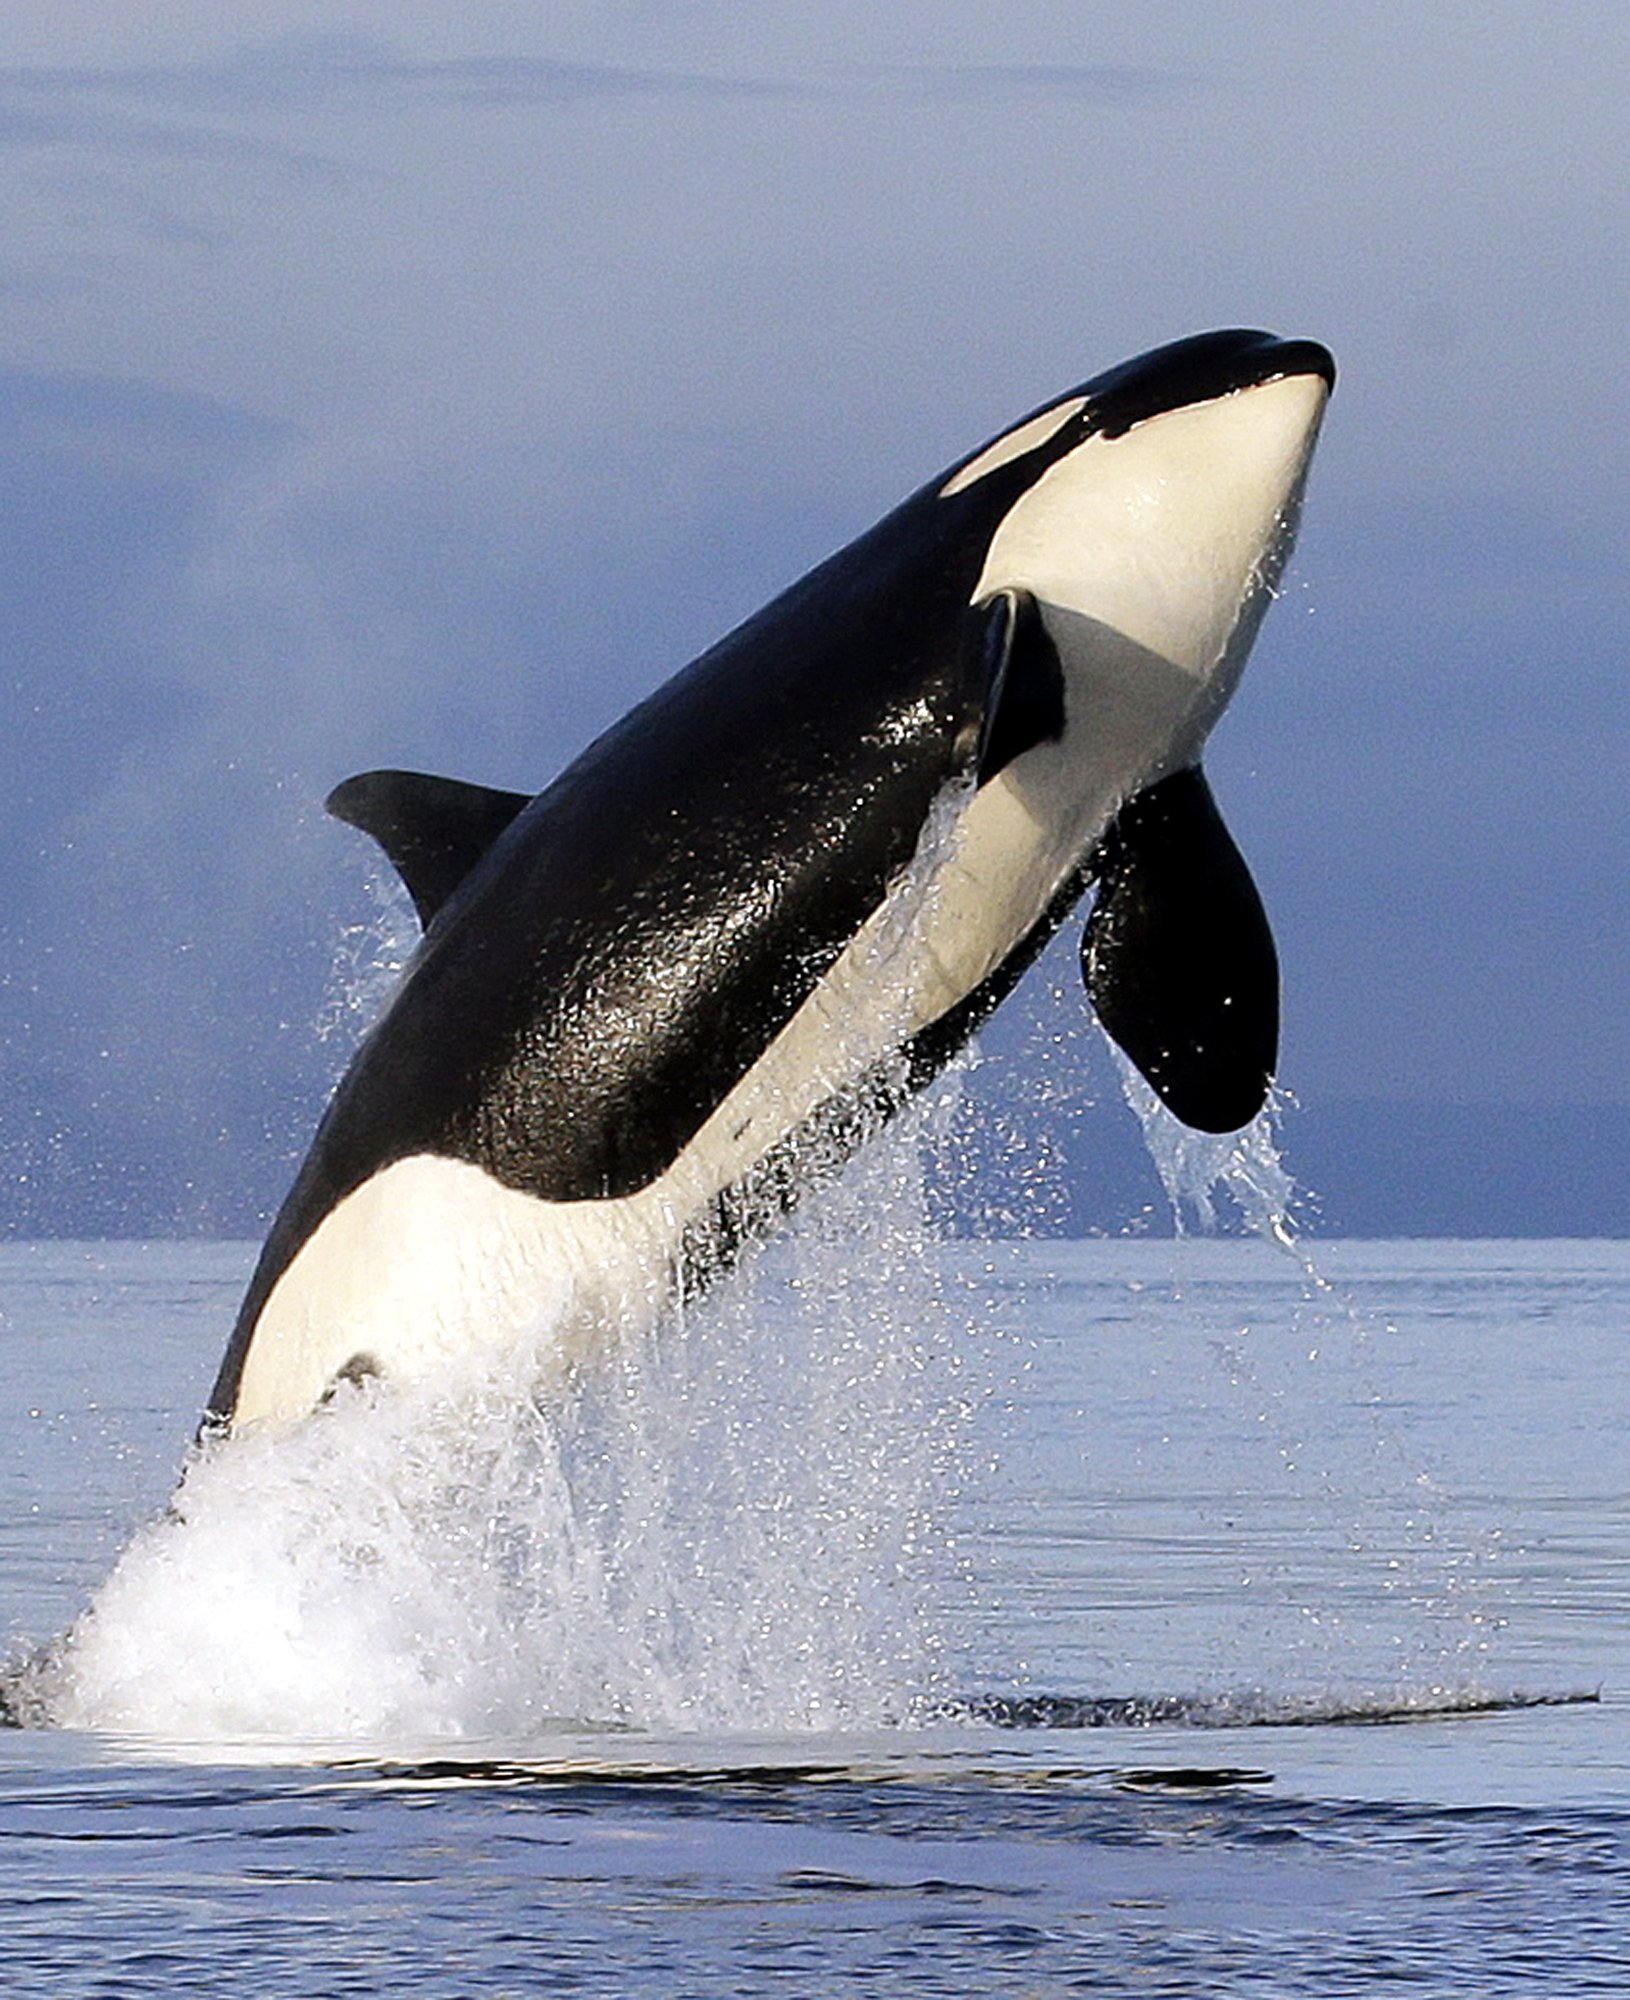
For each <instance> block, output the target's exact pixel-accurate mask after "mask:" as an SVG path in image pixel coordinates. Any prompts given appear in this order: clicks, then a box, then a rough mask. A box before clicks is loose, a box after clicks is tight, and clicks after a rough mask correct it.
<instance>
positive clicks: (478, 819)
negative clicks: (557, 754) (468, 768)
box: [324, 771, 532, 930]
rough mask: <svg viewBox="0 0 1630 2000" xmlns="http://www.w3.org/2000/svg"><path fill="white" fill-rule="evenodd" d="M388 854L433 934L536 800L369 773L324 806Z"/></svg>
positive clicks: (410, 775) (416, 774) (416, 776)
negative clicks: (435, 922)
mask: <svg viewBox="0 0 1630 2000" xmlns="http://www.w3.org/2000/svg"><path fill="white" fill-rule="evenodd" d="M324 803H325V805H326V806H327V808H328V810H329V812H331V813H332V814H333V815H334V817H335V818H336V819H340V820H344V821H345V823H346V825H347V826H354V827H357V828H359V829H360V830H361V831H362V832H363V833H366V834H368V835H369V836H370V837H371V838H372V839H374V840H377V841H378V843H379V845H380V846H381V847H382V848H383V849H384V850H385V854H386V856H387V858H388V859H389V861H390V863H391V865H392V867H394V868H395V870H396V872H397V874H399V875H400V876H401V878H402V880H403V882H404V883H405V884H406V885H407V892H408V894H409V895H410V896H411V897H412V898H413V907H414V908H415V909H416V910H417V911H418V913H419V922H420V923H421V924H423V925H424V927H425V928H426V929H427V930H428V929H429V927H430V924H431V921H432V919H433V918H434V917H435V915H436V912H437V911H438V910H439V909H440V908H441V906H442V904H443V903H445V902H446V901H447V899H448V897H449V896H450V895H452V893H453V891H454V890H455V889H456V888H457V887H458V885H459V884H460V883H461V882H462V881H463V880H464V878H465V876H466V875H468V874H469V872H470V870H471V869H472V868H473V867H474V866H475V864H476V863H477V862H478V861H479V860H480V859H481V857H482V855H484V854H485V853H486V852H487V850H488V848H489V847H491V846H492V844H493V842H494V841H495V840H497V838H498V836H499V835H500V834H501V833H503V832H504V830H505V828H506V827H508V825H509V824H510V822H511V820H513V819H514V818H515V817H516V815H517V814H518V813H520V812H522V811H523V810H524V809H525V808H526V807H527V806H529V805H530V804H531V803H532V801H531V799H530V798H529V797H528V795H527V794H526V793H525V792H497V791H493V790H491V789H490V788H489V787H488V786H486V785H467V784H465V783H463V782H462V781H461V780H460V779H458V778H433V777H430V776H428V775H427V774H426V773H425V772H422V771H363V772H360V773H359V774H358V775H357V776H356V777H354V778H347V779H346V780H345V782H344V784H342V785H336V786H335V788H334V790H333V791H331V792H330V793H329V795H328V797H327V799H326V800H325V801H324Z"/></svg>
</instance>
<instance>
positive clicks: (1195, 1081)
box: [1081, 767, 1279, 1132]
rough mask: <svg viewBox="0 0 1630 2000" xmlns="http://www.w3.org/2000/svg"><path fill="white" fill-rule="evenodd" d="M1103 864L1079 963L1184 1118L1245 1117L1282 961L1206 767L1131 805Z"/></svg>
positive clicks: (1265, 1047) (1270, 1050)
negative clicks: (1209, 783)
mask: <svg viewBox="0 0 1630 2000" xmlns="http://www.w3.org/2000/svg"><path fill="white" fill-rule="evenodd" d="M1096 873H1097V876H1098V899H1097V901H1096V903H1095V904H1094V905H1093V910H1092V915H1091V917H1090V918H1088V920H1087V928H1086V935H1085V936H1084V937H1083V938H1082V940H1081V970H1082V974H1083V976H1084V977H1085V979H1086V983H1087V991H1088V993H1089V994H1091V996H1092V1004H1093V1006H1094V1007H1095V1008H1096V1009H1097V1012H1098V1018H1099V1020H1100V1021H1102V1022H1103V1024H1104V1027H1105V1029H1106V1030H1107V1031H1108V1033H1109V1034H1111V1035H1112V1036H1113V1037H1114V1038H1115V1040H1116V1041H1117V1042H1118V1043H1119V1044H1120V1046H1121V1047H1122V1048H1123V1049H1124V1050H1125V1051H1126V1053H1127V1055H1128V1056H1130V1057H1131V1059H1132V1061H1133V1062H1134V1063H1136V1064H1137V1066H1138V1068H1139V1069H1140V1070H1141V1071H1142V1073H1143V1075H1144V1077H1145V1078H1146V1079H1147V1080H1148V1082H1149V1083H1150V1084H1151V1085H1152V1086H1153V1088H1154V1089H1155V1091H1156V1093H1157V1094H1158V1095H1159V1097H1160V1099H1161V1101H1162V1103H1164V1104H1165V1105H1166V1107H1167V1109H1168V1110H1170V1111H1172V1112H1174V1113H1175V1114H1176V1116H1177V1117H1179V1118H1181V1119H1182V1121H1183V1123H1184V1124H1185V1125H1192V1126H1195V1127H1196V1128H1197V1129H1198V1130H1200V1131H1202V1132H1233V1131H1237V1130H1238V1129H1239V1127H1240V1126H1242V1125H1248V1124H1249V1123H1250V1121H1251V1120H1252V1119H1253V1118H1254V1117H1255V1116H1256V1114H1257V1113H1258V1112H1259V1111H1260V1110H1261V1109H1262V1106H1263V1104H1264V1102H1265V1101H1266V1099H1267V1094H1268V1085H1269V1083H1270V1082H1271V1081H1272V1078H1273V1072H1274V1065H1275V1064H1276V1062H1277V1061H1278V1057H1279V961H1278V958H1277V956H1276V954H1275V952H1274V946H1273V933H1272V931H1271V930H1270V929H1269V928H1268V918H1267V913H1266V912H1265V911H1264V910H1263V907H1262V899H1261V897H1260V896H1259V895H1258V894H1257V890H1256V884H1255V883H1254V882H1253V881H1252V880H1251V872H1250V870H1249V869H1248V868H1247V867H1246V865H1245V861H1244V858H1243V856H1242V855H1241V854H1240V851H1239V849H1238V848H1237V847H1236V846H1235V845H1234V843H1233V841H1232V840H1231V839H1230V837H1229V834H1228V829H1227V828H1226V827H1225V826H1224V825H1223V823H1222V817H1221V815H1220V814H1219V813H1218V811H1217V806H1216V801H1215V800H1214V799H1213V798H1212V796H1211V790H1210V787H1209V786H1208V785H1207V784H1206V781H1205V778H1204V776H1203V775H1202V774H1201V772H1200V770H1199V769H1198V767H1195V768H1194V769H1191V770H1186V771H1178V772H1176V773H1174V774H1173V775H1172V776H1171V777H1169V778H1163V779H1161V780H1160V782H1159V783H1158V784H1154V785H1151V786H1150V787H1149V788H1148V790H1147V791H1143V792H1139V793H1138V794H1137V796H1136V797H1135V798H1132V799H1129V800H1128V801H1127V803H1126V804H1125V805H1124V806H1122V808H1121V810H1120V812H1119V813H1118V814H1117V815H1116V817H1115V819H1114V821H1113V823H1112V824H1111V826H1110V828H1109V831H1108V832H1107V833H1106V834H1105V835H1104V838H1103V840H1102V841H1101V842H1100V843H1099V847H1098V853H1097V857H1096Z"/></svg>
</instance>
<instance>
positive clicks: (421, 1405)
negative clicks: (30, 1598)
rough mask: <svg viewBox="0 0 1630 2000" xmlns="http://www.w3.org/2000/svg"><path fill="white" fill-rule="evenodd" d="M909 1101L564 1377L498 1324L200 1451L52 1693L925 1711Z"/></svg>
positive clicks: (150, 1702) (286, 1710) (943, 1567)
mask: <svg viewBox="0 0 1630 2000" xmlns="http://www.w3.org/2000/svg"><path fill="white" fill-rule="evenodd" d="M943 1101H944V1100H943V1096H939V1097H936V1100H935V1102H936V1105H939V1104H943ZM924 1115H926V1114H924ZM914 1116H915V1114H914ZM913 1124H914V1117H908V1119H907V1120H905V1121H904V1122H903V1124H902V1126H901V1127H899V1128H897V1129H896V1130H895V1131H894V1132H892V1133H890V1134H889V1135H888V1136H887V1137H885V1138H884V1139H883V1140H882V1141H880V1142H879V1143H877V1144H875V1145H874V1146H872V1147H871V1148H870V1149H869V1150H868V1152H867V1153H866V1155H865V1156H864V1158H862V1159H861V1160H858V1161H857V1162H855V1163H854V1165H853V1166H852V1167H851V1169H850V1171H849V1173H848V1174H847V1175H845V1177H844V1178H843V1180H842V1182H841V1183H840V1184H839V1185H838V1186H837V1187H835V1188H832V1189H830V1190H828V1191H827V1193H826V1195H825V1196H824V1197H823V1198H822V1199H821V1200H820V1201H818V1202H817V1203H816V1204H814V1205H813V1207H812V1208H811V1209H810V1210H809V1211H808V1213H807V1215H806V1216H805V1217H804V1219H803V1220H802V1221H801V1222H800V1224H799V1225H798V1227H797V1228H796V1229H795V1230H794V1231H793V1232H792V1233H791V1234H790V1235H789V1236H788V1237H787V1238H786V1239H785V1240H784V1241H782V1242H780V1243H778V1244H776V1245H774V1246H772V1247H771V1248H770V1249H769V1250H767V1251H765V1252H764V1253H762V1254H759V1255H756V1256H750V1257H749V1258H748V1259H747V1260H746V1262H745V1263H744V1265H743V1267H742V1268H741V1269H740V1270H739V1271H738V1272H737V1273H736V1274H735V1276H734V1277H733V1278H732V1279H731V1280H730V1281H728V1282H727V1283H725V1284H723V1285H722V1286H721V1287H720V1288H719V1289H718V1290H717V1291H715V1292H714V1293H713V1294H712V1295H711V1296H710V1297H708V1298H707V1299H705V1300H704V1301H702V1302H700V1303H699V1304H695V1305H692V1306H691V1307H689V1308H687V1309H686V1310H684V1311H683V1312H676V1313H675V1314H673V1315H670V1316H669V1317H668V1318H666V1319H665V1320H664V1321H662V1322H661V1323H659V1324H658V1325H656V1326H655V1327H650V1328H646V1329H643V1330H636V1329H618V1328H608V1329H607V1330H606V1332H607V1338H606V1341H605V1344H604V1346H603V1348H602V1351H601V1353H600V1355H599V1356H598V1357H597V1359H596V1360H595V1361H594V1362H593V1363H591V1364H585V1365H583V1366H580V1367H579V1368H578V1369H576V1370H575V1371H574V1373H573V1374H572V1376H571V1377H570V1379H569V1381H568V1382H567V1384H566V1386H565V1389H564V1392H563V1393H560V1394H558V1395H551V1396H550V1397H549V1398H547V1399H544V1398H540V1397H538V1396H536V1395H535V1394H534V1393H533V1384H534V1377H533V1375H532V1373H531V1371H530V1368H529V1365H528V1357H527V1355H526V1354H524V1353H522V1352H513V1353H511V1354H509V1355H508V1356H506V1357H503V1358H501V1359H499V1358H489V1359H488V1360H487V1362H486V1363H485V1364H484V1365H483V1367H482V1368H481V1370H480V1371H479V1372H477V1373H475V1374H472V1373H471V1371H470V1370H468V1369H463V1370H460V1371H458V1372H457V1374H456V1375H455V1374H454V1373H452V1372H451V1371H450V1372H449V1373H447V1374H445V1375H443V1376H442V1377H440V1378H438V1379H437V1380H435V1381H432V1382H428V1383H426V1384H424V1385H422V1386H421V1387H420V1388H418V1389H416V1390H413V1391H406V1392H401V1391H399V1392H391V1391H389V1390H387V1389H385V1388H383V1387H382V1386H380V1385H378V1384H371V1383H369V1384H364V1385H362V1386H361V1387H352V1386H351V1385H346V1387H345V1388H344V1389H343V1390H342V1392H341V1393H340V1394H339V1395H338V1396H336V1398H335V1399H334V1400H333V1402H332V1403H331V1404H330V1405H329V1406H328V1407H327V1408H325V1409H324V1410H322V1411H321V1412H319V1413H318V1414H317V1415H316V1416H314V1417H313V1418H312V1419H310V1420H308V1421H307V1422H305V1423H303V1424H300V1425H296V1426H293V1427H292V1428H289V1429H286V1430H280V1431H274V1430H270V1429H268V1430H266V1431H263V1432H256V1431H253V1430H251V1431H250V1432H248V1433H246V1434H244V1435H241V1436H237V1437H233V1438H229V1439H226V1440H223V1441H221V1442H219V1443H217V1444H215V1445H213V1446H211V1447H208V1448H206V1449H205V1450H203V1451H202V1452H200V1453H199V1454H198V1455H197V1456H196V1457H195V1459H194V1460H193V1462H192V1463H191V1464H190V1466H189V1467H188V1470H187V1473H186V1476H185V1477H184V1479H183V1481H182V1483H181V1486H180V1488H179V1490H178V1491H177V1493H176V1495H175V1498H174V1500H173V1502H172V1505H171V1507H170V1509H169V1511H168V1512H167V1513H166V1515H165V1516H164V1517H163V1518H161V1519H160V1520H157V1521H155V1522H153V1523H151V1524H150V1525H149V1526H148V1527H146V1528H145V1529H143V1530H142V1531H141V1532H140V1533H139V1534H138V1535H137V1537H136V1538H135V1540H134V1541H133V1542H132V1544H131V1546H130V1547H129V1549H128V1550H127V1551H126V1553H125V1555H124V1556H123V1558H122V1559H121V1561H120V1562H119V1564H118V1566H117V1567H116V1568H115V1570H114V1572H113V1573H112V1575H111V1576H110V1577H109V1578H108V1579H107V1581H106V1582H105V1583H104V1584H103V1586H102V1587H101V1589H100V1590H99V1591H98V1592H97V1593H96V1595H95V1598H94V1599H93V1601H92V1603H91V1605H90V1606H89V1608H88V1609H87V1610H86V1612H85V1613H84V1614H83V1615H82V1617H81V1618H80V1619H79V1620H78V1621H77V1623H76V1624H75V1625H74V1626H73V1628H72V1629H71V1631H70V1632H69V1633H68V1635H67V1636H66V1639H65V1640H64V1641H63V1642H62V1644H61V1645H60V1647H59V1648H58V1649H57V1652H56V1656H55V1659H54V1662H53V1663H52V1665H51V1666H50V1667H49V1669H48V1670H47V1672H46V1679H47V1681H48V1685H46V1686H44V1687H43V1690H42V1691H43V1695H44V1698H45V1701H46V1704H47V1706H48V1709H49V1712H50V1715H51V1717H52V1719H53V1720H54V1721H56V1722H58V1723H60V1724H64V1725H68V1726H74V1727H82V1728H93V1729H100V1730H108V1731H116V1732H121V1733H126V1734H133V1735H138V1736H142V1737H146V1738H153V1739H158V1740H161V1741H166V1742H171V1743H181V1742H186V1743H199V1742H207V1743H215V1744H219V1743H226V1742H233V1741H245V1742H248V1741H254V1740H257V1739H261V1740H264V1739H266V1738H273V1739H277V1740H282V1741H295V1742H301V1743H337V1744H345V1743H356V1742H368V1743H370V1744H378V1743H380V1742H399V1743H400V1742H411V1743H414V1744H423V1743H425V1742H434V1741H449V1740H452V1741H460V1742H469V1741H474V1740H480V1741H486V1742H491V1741H494V1740H502V1741H504V1742H506V1743H509V1744H512V1745H513V1744H516V1743H525V1742H526V1741H527V1740H529V1739H534V1738H536V1737H537V1736H538V1735H539V1734H540V1733H546V1732H548V1731H550V1730H551V1729H553V1728H558V1727H559V1726H560V1725H561V1723H562V1722H570V1723H576V1724H586V1725H589V1726H624V1727H627V1726H632V1727H639V1728H653V1729H675V1728H679V1729H691V1728H695V1729H707V1730H711V1731H720V1730H769V1731H787V1730H800V1729H805V1728H823V1729H834V1728H838V1729H841V1728H851V1727H855V1728H865V1727H872V1726H876V1725H878V1724H883V1723H889V1722H898V1721H903V1720H906V1719H909V1717H910V1716H912V1715H913V1714H915V1713H918V1712H923V1711H925V1710H926V1709H927V1708H929V1707H932V1706H933V1705H934V1704H935V1703H936V1702H937V1701H939V1700H940V1699H941V1698H942V1697H943V1695H944V1692H945V1674H946V1667H945V1664H944V1657H945V1644H944V1634H943V1631H942V1630H941V1628H940V1623H939V1620H940V1618H941V1616H942V1609H937V1608H936V1607H941V1608H942V1607H943V1605H944V1603H945V1601H946V1597H947V1587H946V1585H947V1578H948V1577H952V1576H953V1573H954V1556H953V1552H952V1551H951V1550H950V1548H949V1546H948V1542H947V1537H946V1535H945V1532H944V1530H943V1528H942V1526H941V1525H940V1522H941V1520H942V1509H941V1494H942V1492H943V1491H944V1490H945V1489H946V1487H947V1486H948V1485H951V1484H953V1483H954V1478H953V1466H954V1461H955V1457H956V1452H957V1447H958V1440H959V1437H960V1435H961V1431H962V1419H963V1417H964V1416H965V1415H966V1412H967V1409H968V1406H969V1405H968V1395H967V1392H966V1390H965V1388H964V1386H963V1380H962V1370H961V1367H960V1355H959V1351H958V1345H957V1340H956V1328H955V1324H954V1318H955V1314H954V1311H953V1309H952V1307H951V1306H950V1304H949V1303H948V1295H947V1292H946V1289H945V1288H944V1286H943V1285H942V1283H941V1280H940V1277H939V1274H938V1266H937V1261H936V1259H935V1257H934V1255H933V1254H932V1253H933V1245H932V1243H931V1242H930V1240H929V1239H928V1238H927V1236H926V1235H925V1233H924V1225H923V1221H922V1216H923V1200H922V1187H921V1173H920V1169H919V1166H918V1143H917V1134H916V1132H915V1131H914V1129H913ZM952 1594H953V1595H954V1591H953V1592H952Z"/></svg>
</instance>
